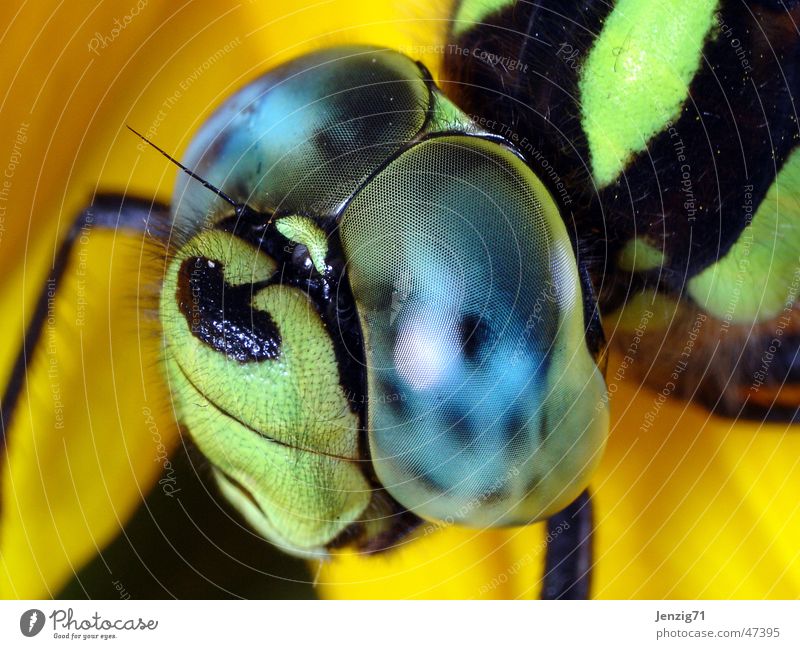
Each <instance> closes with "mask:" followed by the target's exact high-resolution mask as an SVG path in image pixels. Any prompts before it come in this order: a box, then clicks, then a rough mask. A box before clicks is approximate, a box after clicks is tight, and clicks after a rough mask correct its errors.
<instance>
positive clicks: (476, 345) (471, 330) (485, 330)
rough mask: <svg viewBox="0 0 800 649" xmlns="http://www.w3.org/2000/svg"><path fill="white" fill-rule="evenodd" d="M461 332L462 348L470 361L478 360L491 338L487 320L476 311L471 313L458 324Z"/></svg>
mask: <svg viewBox="0 0 800 649" xmlns="http://www.w3.org/2000/svg"><path fill="white" fill-rule="evenodd" d="M458 329H459V333H460V334H461V349H462V350H463V351H464V356H465V357H466V359H467V360H468V361H473V362H474V361H477V360H478V359H479V358H480V356H481V351H482V350H483V348H484V345H485V344H486V342H487V341H488V339H489V334H490V333H491V332H490V329H489V325H487V324H486V320H484V319H483V318H481V316H479V315H476V314H474V313H469V314H467V315H465V316H464V317H463V318H461V322H460V323H459V325H458Z"/></svg>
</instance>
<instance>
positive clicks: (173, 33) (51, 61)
mask: <svg viewBox="0 0 800 649" xmlns="http://www.w3.org/2000/svg"><path fill="white" fill-rule="evenodd" d="M91 4H94V3H91ZM91 4H90V3H87V4H84V3H69V4H67V3H59V2H54V1H53V2H46V1H42V0H40V1H39V2H28V3H23V2H18V1H14V2H7V3H6V4H5V5H4V10H3V11H2V12H0V21H2V22H0V47H1V48H2V52H3V57H2V59H0V74H1V75H2V81H3V83H2V84H0V97H1V98H0V174H3V173H4V170H5V169H7V166H6V165H7V162H8V161H9V160H10V159H11V158H10V156H11V154H12V151H13V146H14V142H15V138H16V137H17V136H16V134H17V131H18V129H19V128H20V126H21V125H23V124H25V123H27V124H28V125H29V126H28V127H27V141H26V142H25V143H24V144H22V145H21V147H20V149H19V152H18V154H19V155H18V157H19V164H18V165H17V166H16V168H15V169H14V173H13V177H12V179H11V182H12V185H11V188H10V191H9V195H8V200H7V201H5V202H0V206H4V207H6V211H5V214H4V219H3V221H2V223H1V224H0V225H1V227H0V304H2V310H0V319H1V322H2V325H1V329H0V330H1V331H2V332H3V336H4V341H5V342H4V344H3V345H2V346H0V367H1V368H2V376H4V377H5V376H7V375H8V372H9V371H10V367H11V363H12V361H13V357H14V355H15V354H16V351H17V345H18V343H19V340H20V339H21V336H22V331H23V323H24V322H26V321H27V320H28V318H29V317H30V315H31V312H32V308H33V304H34V302H33V297H34V295H35V294H36V293H37V291H38V290H39V288H40V285H41V283H42V281H43V278H44V277H45V275H46V272H47V268H48V266H49V264H50V263H51V260H52V255H53V250H54V242H55V241H56V240H57V239H58V238H60V237H61V236H62V235H63V233H64V231H65V228H66V227H67V226H68V224H69V221H70V218H71V217H72V216H73V215H74V214H75V213H76V211H77V210H78V209H79V208H80V207H81V206H82V205H85V204H86V203H87V202H88V201H89V200H90V198H91V196H92V194H93V192H94V191H96V190H106V191H108V190H117V191H120V190H127V191H129V192H133V193H136V194H140V195H142V196H148V197H149V196H157V197H159V198H160V199H162V200H168V199H169V195H170V189H171V185H172V182H173V179H174V176H175V173H176V172H175V169H174V167H172V166H170V165H169V164H167V163H166V161H164V160H163V159H162V158H160V157H158V156H157V155H156V154H155V153H153V152H152V151H149V150H145V151H140V150H139V149H138V148H137V146H136V144H137V142H136V141H135V139H134V138H133V136H132V135H131V134H130V133H129V132H127V131H126V130H125V128H124V125H125V124H131V125H132V126H134V127H136V128H138V129H139V130H142V131H146V130H148V129H149V128H150V127H151V126H154V125H155V126H156V133H155V135H154V138H155V139H156V141H157V142H158V143H159V145H160V146H162V147H164V148H165V149H167V150H169V151H174V152H177V153H180V152H182V151H183V150H184V149H185V147H186V146H187V144H188V142H189V140H190V138H191V134H192V133H193V132H194V131H195V130H196V129H197V128H198V126H199V125H200V123H201V122H202V120H203V119H204V118H205V117H206V116H208V114H209V113H210V111H211V110H212V109H213V107H214V106H215V105H217V104H218V103H219V102H220V101H221V100H222V99H223V98H224V97H225V96H226V95H227V94H229V93H230V92H231V91H233V90H234V89H236V88H237V87H239V86H241V85H242V84H243V83H245V82H246V81H247V80H249V79H251V78H253V77H254V76H256V75H257V74H258V73H259V72H262V71H264V70H265V69H268V68H270V67H272V66H274V65H275V64H277V63H279V62H281V61H283V60H285V59H287V58H290V57H292V56H295V55H297V54H299V53H302V52H305V51H308V50H310V49H312V48H314V47H319V46H320V45H328V44H333V43H339V42H353V41H360V42H370V43H375V44H379V45H387V46H392V47H396V48H399V49H402V50H404V51H406V52H408V53H411V54H412V55H415V56H416V57H417V58H422V59H423V60H424V61H425V63H426V64H427V65H428V66H429V67H430V68H431V69H433V70H434V71H435V70H436V67H437V65H436V62H437V59H438V55H437V54H436V52H435V51H434V48H432V47H429V46H434V45H437V44H441V43H442V42H443V38H444V36H443V34H444V31H445V28H446V25H445V23H444V22H443V17H445V16H446V15H447V8H446V7H438V8H431V6H429V5H427V4H425V5H421V6H419V7H414V6H410V5H408V4H407V3H405V2H396V3H395V2H392V3H390V2H374V1H370V2H365V1H360V2H351V1H344V0H322V1H318V0H307V1H305V2H299V1H296V0H289V1H286V2H282V3H275V2H267V1H259V0H255V1H252V2H247V1H245V2H240V3H234V4H230V5H227V6H223V3H219V2H211V1H199V0H198V1H194V2H174V3H167V2H162V3H157V2H155V1H154V0H150V1H149V2H147V3H146V4H145V6H144V7H143V8H142V9H141V10H140V11H139V13H138V15H137V16H135V17H133V18H132V19H131V20H130V23H129V24H128V25H127V26H126V27H125V28H124V29H122V30H120V31H119V33H118V34H117V35H116V37H114V38H113V40H110V41H107V44H106V47H105V48H102V49H100V48H98V49H97V52H96V53H94V52H92V51H90V50H89V48H88V45H89V43H90V41H91V39H92V38H97V36H96V34H98V33H99V34H100V35H102V36H103V37H104V38H106V39H109V38H110V37H111V36H112V34H113V32H112V30H113V29H114V28H115V22H114V21H115V19H116V20H119V21H120V22H123V21H124V18H125V16H126V15H127V14H130V13H131V8H132V7H134V6H135V5H136V1H135V0H121V1H117V2H100V3H98V4H97V6H91ZM78 7H81V8H80V9H78ZM237 39H238V40H237ZM231 43H233V45H231ZM226 44H228V45H229V49H230V52H229V53H227V54H225V56H224V57H223V58H222V59H221V60H220V61H219V62H217V63H214V64H213V65H210V66H207V69H205V68H203V62H204V61H206V60H207V59H208V58H209V57H211V56H213V54H214V53H215V52H216V51H217V50H218V49H220V48H224V47H225V45H226ZM198 68H200V69H202V70H203V71H202V73H201V74H199V75H198V74H196V71H197V70H198ZM192 75H195V79H196V80H194V81H188V82H187V80H189V79H192ZM182 84H183V86H186V88H185V89H184V88H183V86H182ZM176 92H179V97H178V99H177V101H174V102H173V103H171V104H169V105H168V109H165V103H164V102H165V101H166V100H167V99H168V98H169V97H175V93H176ZM159 111H163V115H160V114H159ZM140 248H141V246H139V245H137V241H132V242H131V241H124V240H122V238H121V237H114V236H113V235H94V236H93V237H92V238H91V242H90V243H89V244H87V245H86V246H85V248H84V249H83V254H85V260H86V262H87V268H88V272H87V275H86V277H85V278H80V277H78V275H77V273H76V272H74V271H73V272H70V273H69V274H68V278H67V282H66V283H65V285H64V287H63V289H64V293H65V295H67V296H68V297H67V298H66V299H65V301H64V303H63V304H62V305H61V306H59V317H58V324H57V326H56V330H55V333H54V335H55V336H56V337H57V341H58V344H57V345H56V347H55V350H56V351H55V353H53V354H48V353H47V351H46V350H43V351H41V353H40V354H39V355H37V357H36V360H35V364H34V366H33V368H32V373H31V382H30V390H29V393H26V394H25V395H23V399H22V403H21V407H20V410H19V411H18V413H17V417H16V420H15V425H14V427H13V429H12V431H11V440H10V445H9V452H8V454H7V455H6V456H5V457H3V458H2V460H0V471H1V472H2V510H1V512H2V514H1V515H2V518H1V519H0V595H2V596H4V597H18V598H23V597H43V596H48V594H54V593H57V592H58V590H59V589H60V588H61V587H62V586H63V584H64V583H65V582H66V581H67V580H68V579H69V578H70V577H71V576H72V574H73V571H74V570H77V569H78V568H80V567H81V566H82V565H83V564H84V563H85V562H86V561H87V560H89V559H90V558H91V557H92V556H93V555H94V554H95V553H96V552H97V549H98V548H100V547H103V545H104V544H106V543H107V542H108V541H109V540H110V539H112V538H113V537H114V536H115V535H116V534H118V532H119V529H120V527H121V525H122V524H123V523H124V522H125V521H126V520H127V518H128V517H129V516H130V514H131V513H132V511H133V510H134V509H135V507H136V506H137V504H138V503H139V502H140V500H141V498H142V494H143V493H145V492H146V491H147V489H148V488H149V485H150V484H152V481H153V480H154V479H155V478H156V477H157V475H158V471H159V470H160V468H161V465H160V464H159V463H157V462H154V461H153V457H154V453H155V450H154V440H153V435H152V430H151V429H149V428H148V426H147V424H146V423H145V417H144V416H143V412H144V409H145V408H150V410H151V411H152V412H153V413H157V424H156V425H157V431H158V434H159V435H161V437H162V439H163V440H164V441H165V442H167V443H169V444H175V442H176V434H175V430H174V426H173V425H172V424H171V423H170V416H169V415H170V412H169V398H168V395H167V394H166V393H165V391H164V388H163V387H162V386H161V384H160V379H159V375H158V370H157V355H156V353H155V349H156V345H155V344H154V343H155V341H156V336H157V333H156V332H155V329H154V327H153V326H152V324H151V323H150V321H149V320H148V321H146V322H145V321H143V322H139V321H138V320H137V317H138V316H137V314H138V313H141V309H139V310H137V305H138V306H139V307H141V306H151V305H152V295H153V290H154V289H153V287H152V286H150V284H149V282H148V272H147V271H148V269H151V268H152V267H153V266H154V265H157V260H155V259H152V258H149V257H147V256H145V258H144V259H142V258H140V255H139V250H140ZM79 280H81V281H85V282H86V283H85V284H84V285H83V287H82V288H83V290H84V291H86V292H87V294H88V295H90V296H91V297H90V299H89V300H88V302H89V304H88V305H87V306H86V318H87V322H86V324H84V325H83V326H80V327H76V326H74V320H75V317H76V314H77V309H78V304H77V300H76V297H75V295H76V292H77V291H78V289H79V286H78V281H79ZM69 296H72V297H69ZM137 298H138V299H137ZM112 314H113V316H114V317H113V318H112V317H111V315H112ZM51 358H52V359H54V360H53V361H52V362H54V363H55V366H56V367H57V372H56V378H55V379H54V378H52V377H48V376H47V368H48V366H49V365H48V364H49V363H50V362H51ZM611 369H612V373H613V361H612V367H611ZM55 388H57V389H58V395H59V397H60V398H61V400H62V401H63V402H64V404H65V410H64V413H63V416H64V427H63V428H61V429H58V428H56V420H55V415H54V409H53V407H52V400H53V390H54V389H55ZM653 399H654V395H653V394H652V393H650V392H647V391H644V390H640V389H638V388H637V387H636V386H634V385H628V384H623V385H621V386H619V389H618V391H617V393H616V394H615V397H614V399H613V402H612V406H613V424H612V425H613V428H612V432H611V438H610V442H609V447H608V451H607V453H606V456H605V459H604V461H603V464H602V467H601V469H600V471H599V472H598V474H597V476H596V478H595V480H594V482H593V488H594V490H595V493H596V502H597V517H598V531H597V550H596V559H597V565H596V574H595V589H594V593H595V596H597V597H602V598H662V597H663V598H694V597H707V598H712V597H714V598H717V597H721V598H727V597H735V598H778V597H781V598H786V597H798V596H800V561H798V555H799V554H800V513H798V502H800V499H798V491H799V490H798V486H800V468H798V458H800V439H799V438H798V435H797V433H796V432H795V431H793V430H791V429H790V428H788V427H786V426H781V425H771V426H757V425H752V424H742V423H732V422H729V421H723V420H715V419H710V418H709V417H708V416H707V415H706V413H705V412H703V411H702V410H700V409H697V408H694V407H685V406H684V405H683V404H680V403H675V404H668V405H667V406H665V407H664V408H663V409H662V411H661V414H660V416H659V417H658V418H657V421H656V423H655V425H654V426H653V427H652V428H651V429H650V430H649V431H648V432H647V433H646V434H645V433H641V432H640V431H639V426H640V424H641V423H642V416H643V413H644V412H646V411H647V410H648V409H649V408H650V407H651V406H652V404H653ZM542 536H543V534H542V527H541V526H534V527H531V528H528V529H524V530H511V531H504V532H483V533H478V532H474V531H470V530H455V529H448V530H446V531H439V532H436V533H433V534H429V535H427V536H425V537H424V538H421V539H417V540H415V541H414V542H413V543H408V544H406V545H405V546H404V547H403V548H402V549H400V550H398V551H397V552H394V553H392V554H391V555H388V556H386V557H383V558H377V559H371V560H365V559H358V558H355V557H351V556H344V557H341V558H339V559H337V560H336V561H334V562H333V563H332V564H329V565H326V566H323V567H322V568H321V570H320V571H319V575H318V583H319V587H320V592H321V594H323V595H324V596H328V597H367V598H369V597H426V598H436V597H531V596H535V594H536V592H537V590H538V587H537V585H536V582H537V579H538V576H539V575H540V573H541V561H542V557H543V554H542V550H541V543H542Z"/></svg>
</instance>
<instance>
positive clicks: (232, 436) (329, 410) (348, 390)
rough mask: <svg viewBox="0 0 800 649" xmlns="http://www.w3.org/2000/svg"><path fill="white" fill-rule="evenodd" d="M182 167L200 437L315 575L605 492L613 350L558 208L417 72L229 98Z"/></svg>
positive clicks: (177, 221) (181, 408)
mask: <svg viewBox="0 0 800 649" xmlns="http://www.w3.org/2000/svg"><path fill="white" fill-rule="evenodd" d="M185 162H186V164H187V166H188V167H189V168H191V169H192V170H193V171H194V172H195V173H196V174H198V175H199V176H201V177H202V178H204V179H205V180H206V181H208V182H209V183H211V184H213V185H214V186H216V187H217V188H219V190H221V191H222V192H224V194H226V195H227V196H228V197H230V198H231V199H232V200H233V202H234V203H236V204H237V205H239V206H240V207H239V208H233V207H232V206H231V205H230V204H229V203H226V202H225V201H224V200H221V199H220V197H219V196H218V195H217V194H215V193H213V192H210V191H208V189H206V188H204V187H203V186H202V185H201V184H199V183H197V182H195V181H193V180H190V179H186V178H181V179H180V180H179V182H178V185H177V187H176V190H175V195H174V201H173V211H172V215H171V225H172V232H171V235H170V256H169V259H170V261H169V264H168V269H167V272H166V275H165V279H164V284H163V289H162V293H161V309H160V318H161V322H162V325H163V330H164V337H165V343H166V354H165V361H164V364H165V369H166V373H167V376H168V379H169V383H170V386H171V390H172V393H173V399H174V401H175V404H176V407H177V412H178V415H179V418H180V419H181V421H182V423H183V425H184V426H185V428H186V429H187V430H188V432H189V434H190V435H191V437H192V438H193V439H194V440H195V442H196V443H197V445H198V446H199V448H200V450H201V451H202V452H203V454H204V455H205V456H206V457H207V458H208V459H209V460H210V462H211V465H212V466H213V471H214V474H215V477H216V479H217V481H218V483H219V485H220V488H221V490H222V492H223V493H224V494H225V496H226V497H227V498H228V499H229V500H230V501H231V502H232V503H233V504H234V505H235V506H236V507H237V508H238V509H239V511H240V512H241V513H242V514H243V515H244V516H245V517H246V518H247V519H248V521H249V522H250V523H251V524H252V525H253V526H254V527H255V529H257V530H258V531H259V532H260V533H261V534H262V535H264V536H265V537H266V538H268V539H270V540H272V541H273V542H275V543H276V544H278V545H280V546H282V547H283V548H284V549H286V550H289V551H291V552H294V553H298V554H324V553H326V552H327V550H328V549H329V548H331V547H334V546H337V545H340V544H342V543H345V542H347V543H353V544H355V545H356V546H358V547H361V548H362V549H364V548H372V549H381V548H383V547H386V546H387V545H389V544H390V543H391V542H392V541H393V540H394V539H396V538H397V537H398V536H399V535H400V534H401V533H402V532H404V531H405V530H407V529H408V527H409V520H410V519H417V517H420V518H425V519H431V520H444V521H455V522H458V523H461V524H465V525H472V526H480V527H485V526H501V525H503V526H504V525H522V524H526V523H530V522H532V521H535V520H539V519H542V518H545V517H547V516H549V515H551V514H553V513H554V512H557V511H558V510H560V509H562V508H564V507H565V506H566V505H568V504H569V503H570V502H571V501H572V500H574V499H575V497H576V496H577V495H578V494H579V493H580V492H581V490H582V489H583V488H584V487H585V486H586V483H587V481H588V478H589V475H590V474H591V472H592V470H593V469H594V467H595V466H596V464H597V462H598V460H599V456H600V453H601V451H602V448H603V445H604V442H605V437H606V431H607V427H608V416H607V408H606V392H605V383H604V380H603V376H602V372H601V370H600V368H599V367H598V362H599V357H600V356H601V352H600V350H599V349H598V347H599V345H598V342H597V341H598V340H600V339H601V333H600V332H599V331H598V330H597V325H596V324H592V320H591V318H588V317H587V309H586V308H585V304H589V305H590V306H591V305H592V304H593V297H592V293H591V288H590V287H589V286H588V285H587V284H586V283H585V282H584V281H583V280H582V277H583V275H582V274H581V272H579V267H578V264H577V262H576V257H575V254H574V252H573V247H572V244H571V242H570V239H569V237H568V235H567V230H566V228H565V226H564V223H563V222H562V219H561V217H560V215H559V211H558V208H557V207H556V204H555V202H554V200H553V198H552V197H551V195H550V193H549V192H548V190H547V189H546V187H545V185H544V184H543V183H542V182H541V180H540V179H539V178H538V177H537V176H536V174H535V173H534V172H533V171H532V170H531V169H530V168H529V167H528V165H527V164H526V163H525V162H524V161H523V160H522V158H521V157H520V156H519V155H518V153H517V152H516V151H515V150H514V148H513V147H512V145H510V144H509V143H508V142H506V141H505V140H502V139H501V138H498V137H497V136H493V135H490V134H488V133H486V132H484V131H482V130H481V129H479V128H478V127H477V126H476V125H475V124H473V123H472V122H471V121H470V120H469V118H468V117H467V116H466V115H464V114H463V113H461V112H460V111H459V110H458V109H457V108H456V107H455V106H454V105H453V104H451V103H450V102H449V101H448V100H447V99H446V98H445V97H444V96H443V95H442V94H441V93H440V92H439V91H438V90H437V89H436V87H435V86H434V85H433V83H432V81H431V80H430V78H429V76H428V75H427V73H426V71H425V70H424V69H422V68H421V67H420V66H419V65H418V64H416V63H414V62H413V61H411V60H410V59H408V58H406V57H404V56H403V55H401V54H399V53H395V52H390V51H383V52H375V51H373V50H368V49H365V48H357V47H348V48H337V49H332V50H326V51H322V52H317V53H315V54H312V55H309V56H306V57H303V58H301V59H298V60H296V61H293V62H290V63H288V64H286V65H284V66H282V67H280V68H278V69H277V70H275V71H273V72H271V73H269V74H267V75H266V76H264V77H262V78H261V79H258V80H256V81H255V82H253V83H251V84H250V85H249V86H247V87H246V88H244V89H243V90H241V91H240V92H239V93H237V94H236V95H234V96H233V97H232V98H230V99H229V100H228V101H227V102H226V103H225V104H224V105H223V106H222V107H221V108H220V109H219V110H218V111H217V112H216V114H215V115H214V116H212V117H211V119H210V120H209V121H208V123H207V124H206V125H205V126H204V127H203V128H202V130H201V131H200V133H199V134H198V136H197V137H196V139H195V140H194V142H193V143H192V145H191V147H190V149H189V152H188V154H187V156H186V159H185Z"/></svg>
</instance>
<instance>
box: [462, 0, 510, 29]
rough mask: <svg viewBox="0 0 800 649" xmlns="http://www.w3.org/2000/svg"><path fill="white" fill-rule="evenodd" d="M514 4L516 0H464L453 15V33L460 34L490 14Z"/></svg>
mask: <svg viewBox="0 0 800 649" xmlns="http://www.w3.org/2000/svg"><path fill="white" fill-rule="evenodd" d="M513 4H514V0H464V2H461V3H460V4H459V5H458V8H457V9H456V11H455V14H454V16H453V21H454V22H453V34H454V35H456V36H460V35H461V34H463V33H464V32H466V31H468V30H470V29H471V28H472V27H474V26H475V23H480V22H483V21H484V20H485V19H486V18H487V17H488V16H491V15H492V14H493V13H495V12H498V11H500V10H501V9H504V8H506V7H510V6H512V5H513Z"/></svg>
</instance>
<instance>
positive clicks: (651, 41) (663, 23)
mask: <svg viewBox="0 0 800 649" xmlns="http://www.w3.org/2000/svg"><path fill="white" fill-rule="evenodd" d="M717 4H718V3H717V0H664V1H661V2H651V1H649V0H618V2H617V3H616V5H615V6H614V9H613V11H612V12H611V14H610V15H609V16H608V18H607V19H606V22H605V25H604V27H603V30H602V32H601V33H600V35H599V36H598V38H597V40H596V41H595V44H594V46H593V48H592V50H591V51H590V52H589V54H588V56H587V58H586V61H585V64H584V66H583V70H582V73H581V78H580V81H579V90H580V99H581V104H582V123H583V129H584V131H585V132H586V135H587V138H588V142H589V149H590V152H591V160H592V170H593V174H594V178H595V181H596V182H597V184H598V185H599V186H600V187H605V186H607V185H609V184H610V183H612V182H614V180H616V178H617V177H618V176H619V174H620V173H621V172H622V171H623V170H624V168H625V166H626V165H627V164H628V162H629V161H630V159H631V158H632V157H633V156H634V155H635V154H636V153H639V152H641V151H643V150H644V149H645V148H646V146H647V143H648V142H649V141H650V139H651V138H652V137H653V136H654V135H656V134H657V133H659V132H660V131H661V130H662V129H664V127H665V126H666V125H668V124H669V123H670V122H672V121H673V120H675V119H676V118H677V117H678V116H679V115H680V111H681V107H682V106H683V104H684V102H685V101H686V99H687V97H688V96H689V86H690V84H691V81H692V79H693V77H694V76H695V74H696V73H697V71H698V69H699V67H700V62H701V55H702V52H703V47H704V44H705V42H706V39H707V37H708V35H709V34H710V33H711V31H712V27H713V25H714V12H715V10H716V8H717Z"/></svg>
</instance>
